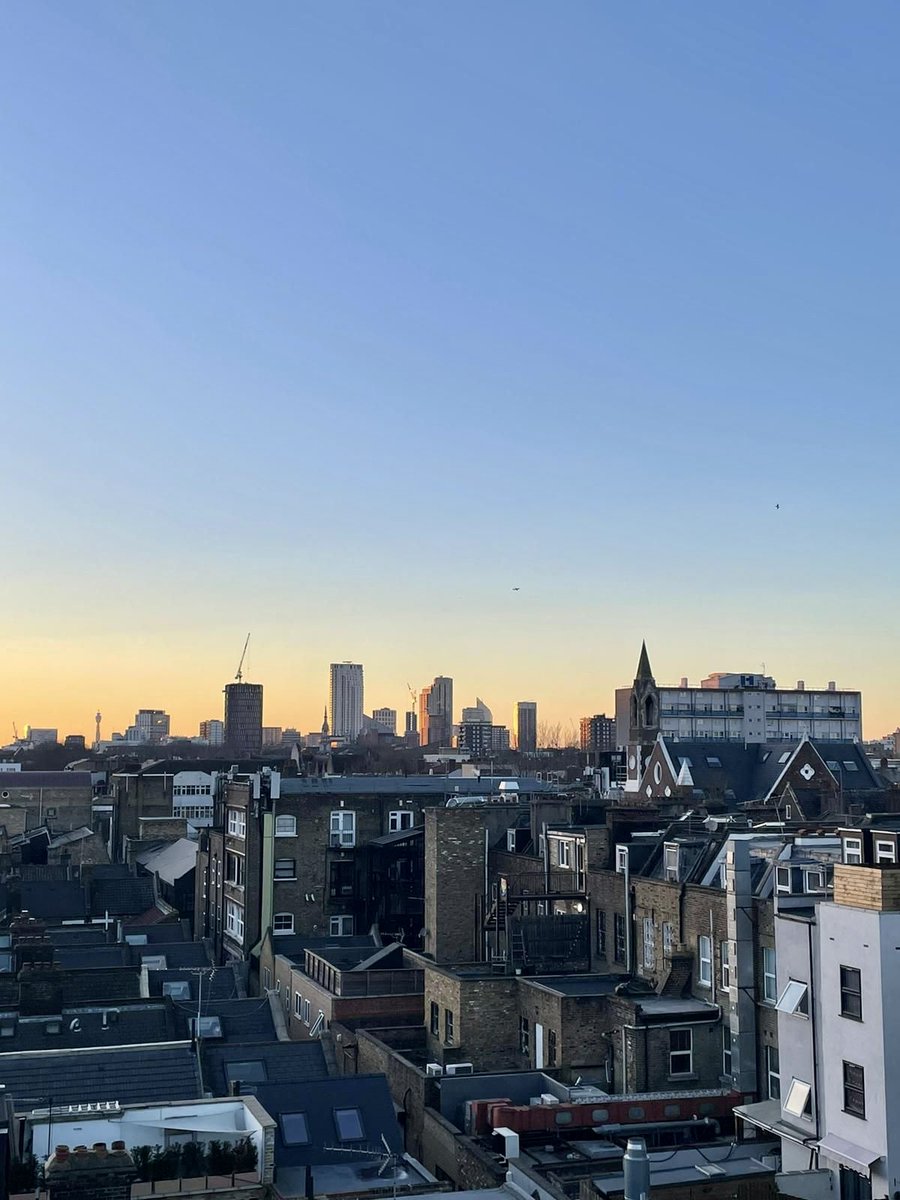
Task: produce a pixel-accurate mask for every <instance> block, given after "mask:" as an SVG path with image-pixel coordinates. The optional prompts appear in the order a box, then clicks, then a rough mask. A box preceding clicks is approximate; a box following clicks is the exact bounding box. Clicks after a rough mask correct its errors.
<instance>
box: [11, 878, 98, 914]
mask: <svg viewBox="0 0 900 1200" xmlns="http://www.w3.org/2000/svg"><path fill="white" fill-rule="evenodd" d="M19 897H20V903H21V905H22V911H23V912H27V913H29V914H30V915H31V916H32V917H43V918H44V919H49V920H55V919H57V918H63V919H68V920H73V921H74V920H76V919H80V918H83V917H84V916H85V913H86V906H85V899H84V889H83V888H82V886H81V884H80V883H76V882H75V881H74V880H52V879H41V880H34V881H28V882H26V881H25V880H23V881H22V883H21V884H20V885H19Z"/></svg>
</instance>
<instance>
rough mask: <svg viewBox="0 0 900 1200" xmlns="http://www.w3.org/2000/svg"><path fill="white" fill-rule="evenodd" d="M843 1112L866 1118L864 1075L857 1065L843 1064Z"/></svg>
mask: <svg viewBox="0 0 900 1200" xmlns="http://www.w3.org/2000/svg"><path fill="white" fill-rule="evenodd" d="M844 1112H845V1113H850V1115H851V1116H854V1117H862V1119H863V1120H865V1117H866V1073H865V1070H864V1069H863V1068H862V1067H861V1066H859V1064H858V1063H852V1062H845V1063H844Z"/></svg>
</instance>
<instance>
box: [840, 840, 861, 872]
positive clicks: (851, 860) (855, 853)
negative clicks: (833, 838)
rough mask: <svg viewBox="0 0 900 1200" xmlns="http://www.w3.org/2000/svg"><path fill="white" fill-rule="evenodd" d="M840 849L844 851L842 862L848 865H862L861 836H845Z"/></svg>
mask: <svg viewBox="0 0 900 1200" xmlns="http://www.w3.org/2000/svg"><path fill="white" fill-rule="evenodd" d="M842 849H843V852H844V862H845V863H846V864H847V865H848V866H852V867H861V866H862V860H863V850H862V838H861V837H845V838H844V844H843V847H842Z"/></svg>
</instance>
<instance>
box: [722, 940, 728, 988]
mask: <svg viewBox="0 0 900 1200" xmlns="http://www.w3.org/2000/svg"><path fill="white" fill-rule="evenodd" d="M720 953H721V955H722V987H723V988H725V990H726V991H727V990H728V989H729V988H730V987H731V942H728V941H725V942H723V943H722V947H721V950H720Z"/></svg>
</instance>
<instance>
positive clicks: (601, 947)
mask: <svg viewBox="0 0 900 1200" xmlns="http://www.w3.org/2000/svg"><path fill="white" fill-rule="evenodd" d="M597 956H598V957H599V958H606V913H605V912H604V911H603V910H602V909H600V908H598V909H597Z"/></svg>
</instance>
